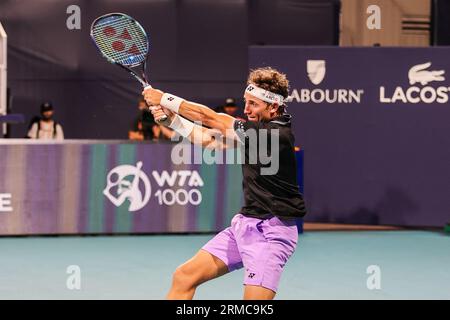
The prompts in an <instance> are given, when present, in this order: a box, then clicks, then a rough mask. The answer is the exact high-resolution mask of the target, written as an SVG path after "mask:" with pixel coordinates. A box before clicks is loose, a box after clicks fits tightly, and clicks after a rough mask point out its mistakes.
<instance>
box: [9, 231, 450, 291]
mask: <svg viewBox="0 0 450 320" xmlns="http://www.w3.org/2000/svg"><path fill="white" fill-rule="evenodd" d="M211 237H212V235H188V236H187V235H176V236H174V235H167V236H98V237H26V238H0V253H1V254H0V299H163V298H164V296H165V294H166V292H167V290H168V288H169V286H170V281H171V274H172V272H173V270H175V268H176V267H177V265H179V264H180V263H182V262H184V261H185V260H186V259H188V258H189V257H191V256H192V255H193V254H194V253H195V252H196V251H197V250H198V249H199V248H200V247H201V246H202V245H203V244H204V243H205V242H206V241H207V240H208V239H210V238H211ZM70 265H77V266H79V267H80V270H81V289H80V290H69V289H68V288H67V286H66V281H67V279H68V277H69V276H70V275H69V274H68V273H67V272H66V271H67V267H68V266H70ZM370 265H377V266H379V267H380V271H381V289H380V290H369V289H368V288H367V285H366V282H367V279H368V277H369V276H370V275H369V274H367V273H366V270H367V267H368V266H370ZM242 279H243V271H242V269H241V270H238V271H235V272H233V273H231V274H228V275H225V276H224V277H222V278H220V279H216V280H213V281H211V282H209V283H207V284H204V285H203V286H201V287H200V288H199V289H198V291H197V295H196V298H197V299H241V297H242V289H243V288H242ZM276 298H277V299H450V236H449V235H446V234H443V233H440V232H431V231H351V232H347V231H324V232H322V231H314V232H307V233H305V234H303V235H301V236H300V239H299V245H298V247H297V251H296V253H295V254H294V256H293V257H292V258H291V260H290V261H289V262H288V264H287V267H286V269H285V272H284V274H283V277H282V280H281V284H280V288H279V292H278V294H277V297H276Z"/></svg>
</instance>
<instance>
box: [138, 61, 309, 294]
mask: <svg viewBox="0 0 450 320" xmlns="http://www.w3.org/2000/svg"><path fill="white" fill-rule="evenodd" d="M247 85H248V86H247V88H246V90H245V92H244V99H245V109H244V113H245V115H246V116H247V117H248V120H249V121H247V122H245V121H242V120H237V119H235V118H233V117H231V116H229V115H226V114H220V113H216V112H215V111H213V110H211V109H210V108H208V107H206V106H204V105H201V104H197V103H193V102H189V101H187V100H184V99H182V98H180V97H177V96H174V95H171V94H168V93H163V92H162V91H160V90H157V89H153V88H148V89H146V90H144V92H143V95H144V97H145V100H146V101H147V103H148V104H149V105H150V106H153V107H151V110H152V112H153V115H154V117H155V119H161V117H162V116H163V115H164V114H167V115H168V119H167V120H166V121H165V122H164V123H163V124H164V125H167V126H169V127H170V128H172V129H174V130H175V131H177V132H178V133H179V134H180V135H182V136H184V137H186V138H188V139H190V140H191V141H192V142H193V143H196V144H201V145H203V146H208V147H211V146H212V147H213V148H221V149H223V148H227V147H228V146H229V145H230V144H229V143H228V142H227V141H230V139H235V140H238V141H240V143H242V144H243V147H244V149H243V150H245V153H244V154H245V157H244V161H243V164H242V172H243V178H244V180H243V191H244V198H245V204H244V206H243V207H242V209H241V211H240V212H239V213H238V214H236V215H235V216H234V218H233V219H232V221H231V226H230V227H228V228H226V229H225V230H223V231H222V232H220V233H219V234H217V235H216V236H215V237H214V238H213V239H211V240H210V241H209V242H208V243H206V245H205V246H204V247H203V248H202V249H201V250H199V251H198V252H197V254H195V255H194V257H192V258H191V259H190V260H188V261H187V262H185V263H184V264H182V265H181V266H179V267H178V268H177V269H176V270H175V272H174V274H173V280H172V286H171V288H170V292H169V293H168V295H167V298H168V299H192V298H193V296H194V293H195V290H196V288H197V287H198V286H199V285H200V284H202V283H204V282H205V281H208V280H211V279H214V278H217V277H220V276H222V275H224V274H226V273H228V272H231V271H234V270H237V269H240V268H242V267H244V268H245V278H244V299H251V300H256V299H273V298H274V297H275V294H276V292H277V288H278V284H279V281H280V277H281V273H282V271H283V268H284V266H285V264H286V262H287V261H288V259H289V258H290V257H291V255H292V254H293V252H294V250H295V248H296V245H297V239H298V230H297V225H296V219H297V218H300V217H303V216H304V215H305V213H306V210H305V204H304V201H303V196H302V194H301V193H300V192H299V188H298V184H297V179H296V177H297V174H296V160H295V154H294V136H293V134H292V130H291V116H290V115H289V114H287V113H286V110H285V107H286V105H285V100H286V98H287V97H288V92H289V82H288V80H287V78H286V76H285V75H284V74H282V73H280V72H278V71H277V70H275V69H272V68H269V67H267V68H260V69H256V70H253V71H251V72H250V74H249V77H248V81H247ZM159 106H162V107H163V108H161V107H159ZM189 120H191V121H195V122H200V123H201V124H202V125H204V126H206V127H209V128H211V129H209V128H205V127H203V126H201V125H197V124H194V123H193V122H191V121H189ZM264 130H267V132H269V134H268V135H267V134H266V135H264V134H262V135H259V133H261V132H262V131H264ZM218 131H219V132H220V133H221V134H222V135H223V137H224V139H217V138H216V137H217V132H218ZM230 132H231V133H232V134H233V135H232V136H231V135H230ZM251 137H258V139H262V138H263V137H269V139H275V138H276V139H279V144H278V148H276V149H277V150H268V151H269V152H268V153H269V154H270V155H271V158H272V159H274V157H275V156H277V157H278V158H279V166H278V168H277V170H276V172H271V173H269V174H267V172H266V174H264V173H263V172H264V169H267V164H266V163H263V161H262V159H260V158H259V155H258V160H257V162H256V163H255V162H253V163H252V161H251V158H252V156H255V154H252V152H253V153H256V154H258V151H257V148H255V147H254V146H255V145H258V144H259V141H258V142H257V143H253V142H252V143H251V144H250V140H251V139H250V138H251ZM267 145H268V148H269V149H270V148H271V147H270V146H271V145H272V144H271V143H267ZM275 145H276V144H275Z"/></svg>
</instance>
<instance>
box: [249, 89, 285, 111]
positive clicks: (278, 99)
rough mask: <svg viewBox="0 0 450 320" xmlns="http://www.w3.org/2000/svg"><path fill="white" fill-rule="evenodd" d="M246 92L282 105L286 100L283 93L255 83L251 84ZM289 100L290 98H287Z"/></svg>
mask: <svg viewBox="0 0 450 320" xmlns="http://www.w3.org/2000/svg"><path fill="white" fill-rule="evenodd" d="M245 92H247V93H248V94H251V95H252V96H254V97H255V98H258V99H261V100H263V101H265V102H269V103H277V104H278V105H280V106H281V105H283V103H284V102H285V99H284V98H283V96H282V95H280V94H276V93H273V92H270V91H267V90H264V89H261V88H258V87H257V86H255V85H254V84H249V85H248V87H247V89H245ZM287 101H288V99H286V102H287Z"/></svg>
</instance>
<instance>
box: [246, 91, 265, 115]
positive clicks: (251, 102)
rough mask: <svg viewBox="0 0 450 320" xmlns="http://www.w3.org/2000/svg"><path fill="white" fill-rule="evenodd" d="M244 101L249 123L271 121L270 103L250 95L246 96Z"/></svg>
mask: <svg viewBox="0 0 450 320" xmlns="http://www.w3.org/2000/svg"><path fill="white" fill-rule="evenodd" d="M244 100H245V108H244V113H245V115H246V116H247V117H248V120H249V121H263V120H270V119H271V118H272V114H271V112H270V104H269V103H267V102H265V101H262V100H261V99H258V98H255V97H254V96H252V95H250V94H248V93H245V94H244Z"/></svg>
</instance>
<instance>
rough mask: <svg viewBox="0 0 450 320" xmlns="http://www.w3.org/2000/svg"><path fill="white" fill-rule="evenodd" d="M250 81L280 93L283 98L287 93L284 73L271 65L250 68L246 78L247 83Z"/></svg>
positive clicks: (287, 83)
mask: <svg viewBox="0 0 450 320" xmlns="http://www.w3.org/2000/svg"><path fill="white" fill-rule="evenodd" d="M250 83H252V84H254V85H256V86H257V87H259V88H261V89H264V90H268V91H270V92H273V93H276V94H280V95H282V96H283V97H284V98H287V97H288V95H289V80H288V79H287V78H286V75H285V74H284V73H281V72H279V71H278V70H276V69H273V68H271V67H264V68H258V69H254V70H251V71H250V74H249V76H248V79H247V84H250Z"/></svg>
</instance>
